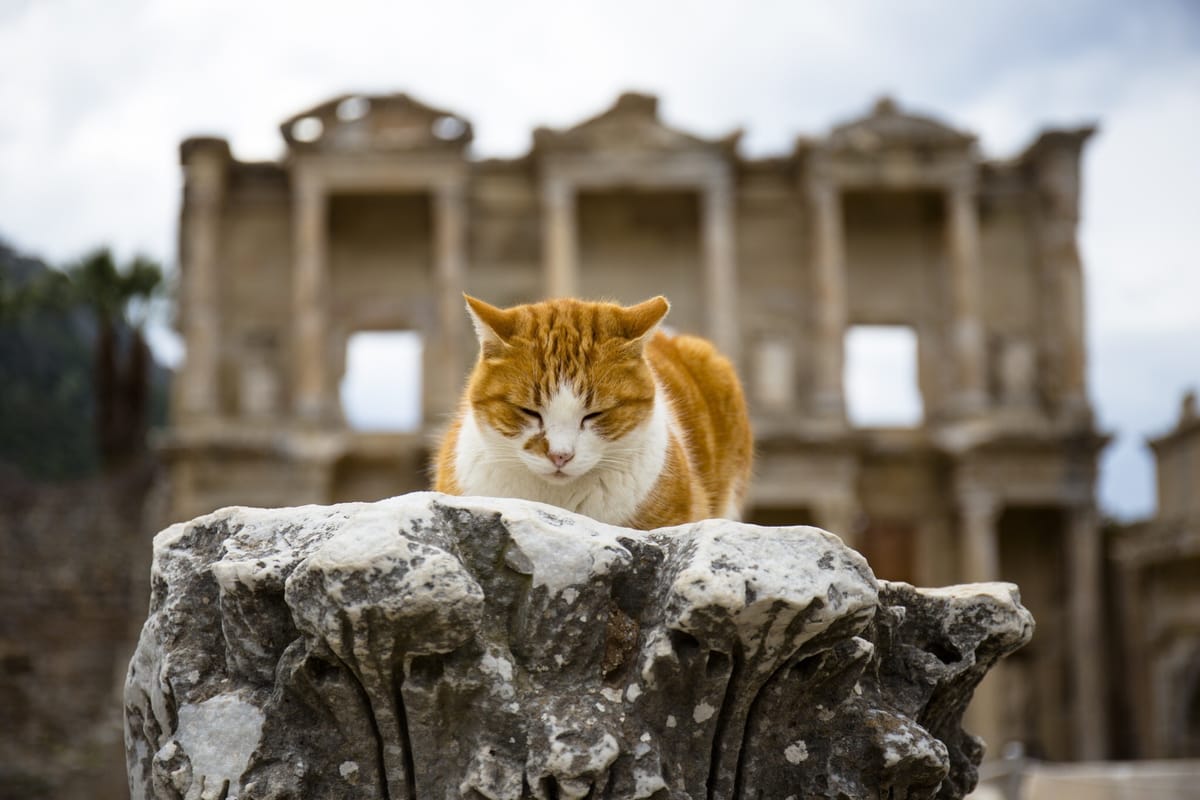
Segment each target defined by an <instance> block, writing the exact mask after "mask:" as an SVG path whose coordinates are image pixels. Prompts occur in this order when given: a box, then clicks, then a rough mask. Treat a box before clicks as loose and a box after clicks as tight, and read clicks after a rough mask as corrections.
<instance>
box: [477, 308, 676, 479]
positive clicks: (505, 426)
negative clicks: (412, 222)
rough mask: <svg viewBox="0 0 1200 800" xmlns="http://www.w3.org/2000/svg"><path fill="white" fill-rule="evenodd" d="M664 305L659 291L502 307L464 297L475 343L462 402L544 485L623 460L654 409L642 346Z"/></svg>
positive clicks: (497, 448)
mask: <svg viewBox="0 0 1200 800" xmlns="http://www.w3.org/2000/svg"><path fill="white" fill-rule="evenodd" d="M668 307H669V306H668V305H667V301H666V300H665V299H664V298H662V297H656V298H654V299H653V300H647V301H646V302H645V303H641V304H639V305H636V306H632V307H629V308H624V307H622V306H619V305H615V304H612V303H589V302H583V301H579V300H549V301H546V302H542V303H535V304H532V305H525V306H516V307H514V308H510V309H504V310H502V309H499V308H495V307H494V306H490V305H488V304H487V303H484V302H482V301H480V300H476V299H475V298H472V297H468V298H467V308H468V310H469V311H470V313H471V317H472V320H473V321H474V323H475V329H476V332H477V333H478V335H479V341H480V347H481V352H480V356H479V361H478V363H477V364H476V366H475V370H474V372H473V373H472V375H471V382H470V385H469V387H468V390H467V391H468V401H469V403H470V405H471V409H472V411H473V412H474V416H475V419H476V420H477V422H478V424H479V426H480V429H481V431H482V432H483V434H484V436H485V438H486V439H487V441H488V442H489V446H490V448H491V449H492V451H493V454H495V455H499V456H501V457H502V458H503V459H504V461H505V462H509V460H510V459H511V462H509V463H510V465H511V466H513V467H517V466H520V467H523V468H525V469H528V470H529V471H530V472H531V473H533V474H534V475H537V476H538V477H539V478H541V479H543V480H545V481H547V482H550V483H564V484H565V483H569V482H571V481H573V480H575V479H576V478H579V477H580V476H582V475H585V474H587V473H588V472H591V471H592V470H593V469H596V468H598V467H601V468H602V467H605V466H612V467H618V468H619V467H620V466H621V464H622V460H623V459H626V460H627V458H628V455H629V449H630V440H629V439H628V437H629V436H630V435H631V434H633V433H634V432H636V431H637V430H639V428H640V427H641V426H642V425H643V423H645V422H646V421H647V420H648V419H649V417H650V415H651V413H652V412H653V409H654V380H653V377H652V375H651V373H650V368H649V366H648V365H647V364H646V360H645V358H643V355H642V351H643V347H644V345H645V342H646V340H647V338H648V337H649V336H652V335H653V331H654V329H655V327H656V326H657V325H658V323H659V321H660V320H661V319H662V318H663V316H664V315H665V314H666V313H667V309H668Z"/></svg>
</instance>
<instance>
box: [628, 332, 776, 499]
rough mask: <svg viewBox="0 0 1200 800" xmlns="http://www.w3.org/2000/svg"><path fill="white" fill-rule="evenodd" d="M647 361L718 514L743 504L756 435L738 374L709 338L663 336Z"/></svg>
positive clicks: (657, 337) (652, 346) (651, 345)
mask: <svg viewBox="0 0 1200 800" xmlns="http://www.w3.org/2000/svg"><path fill="white" fill-rule="evenodd" d="M646 358H647V360H648V361H649V362H650V367H651V369H652V370H653V371H654V374H655V376H656V378H657V379H658V382H659V384H660V386H661V387H662V389H663V390H664V391H665V392H666V394H667V396H668V398H669V400H670V403H671V407H672V410H673V411H674V414H675V418H676V421H677V422H678V424H679V427H680V433H681V434H682V435H683V437H684V439H685V440H686V446H687V448H688V450H689V451H690V454H691V456H692V461H693V463H694V465H695V467H696V468H697V469H698V471H699V473H700V475H699V477H700V479H701V481H702V482H703V484H704V486H705V488H706V490H707V491H708V494H709V495H710V497H712V498H713V500H714V508H713V509H712V511H713V513H714V514H725V513H727V512H728V509H729V508H730V507H736V506H740V504H741V500H742V496H743V495H744V493H745V490H746V487H747V484H748V483H749V478H750V465H751V460H752V452H753V447H754V444H753V436H752V434H751V430H750V419H749V414H748V412H747V410H746V399H745V395H744V394H743V392H742V385H741V382H740V381H739V380H738V376H737V371H736V370H735V369H734V367H733V364H732V363H730V361H729V359H727V358H726V357H725V356H723V355H721V353H719V352H718V351H717V349H716V348H715V347H714V346H713V345H712V344H711V343H710V342H708V341H707V340H705V339H701V338H698V337H695V336H686V335H677V336H671V335H668V334H666V333H662V332H659V333H657V334H656V335H655V336H654V338H653V339H651V341H650V342H649V343H648V344H647V346H646Z"/></svg>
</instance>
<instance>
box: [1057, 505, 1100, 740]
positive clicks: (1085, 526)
mask: <svg viewBox="0 0 1200 800" xmlns="http://www.w3.org/2000/svg"><path fill="white" fill-rule="evenodd" d="M1067 526H1068V528H1067V557H1068V559H1069V564H1070V566H1069V567H1068V569H1069V570H1070V586H1069V592H1070V609H1069V615H1068V619H1069V620H1070V632H1069V633H1068V635H1069V636H1070V642H1071V648H1070V652H1071V664H1070V670H1071V686H1072V690H1073V691H1074V692H1075V702H1074V703H1073V704H1072V706H1073V708H1074V719H1072V720H1071V726H1072V729H1073V731H1072V733H1073V737H1072V738H1073V739H1074V740H1075V743H1076V747H1077V748H1078V749H1077V751H1076V752H1075V757H1076V758H1078V759H1080V760H1082V761H1097V760H1100V759H1103V758H1105V756H1106V755H1107V749H1108V747H1107V741H1108V735H1107V734H1108V724H1107V723H1108V718H1107V714H1106V713H1105V709H1106V702H1107V698H1106V696H1105V690H1104V672H1103V663H1104V659H1105V650H1104V639H1103V632H1102V630H1101V626H1100V614H1101V604H1100V591H1101V577H1102V576H1101V572H1100V570H1101V558H1102V553H1101V547H1100V531H1099V529H1098V528H1097V525H1096V515H1095V511H1094V510H1093V509H1092V508H1091V506H1081V507H1078V508H1075V509H1072V510H1071V511H1070V512H1069V517H1068V521H1067Z"/></svg>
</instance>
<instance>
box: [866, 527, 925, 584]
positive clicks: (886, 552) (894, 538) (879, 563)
mask: <svg viewBox="0 0 1200 800" xmlns="http://www.w3.org/2000/svg"><path fill="white" fill-rule="evenodd" d="M856 541H857V543H858V550H859V552H861V553H862V554H863V556H864V557H865V558H866V559H867V563H869V564H870V565H871V570H872V571H873V572H874V573H875V577H877V578H880V579H882V580H889V581H904V582H905V583H916V582H917V580H916V577H917V576H916V562H915V553H916V546H917V529H916V526H915V525H913V523H912V522H910V521H908V520H903V519H887V518H883V519H880V518H877V517H874V516H872V517H871V518H870V519H869V520H868V521H867V525H866V527H865V528H864V529H863V530H862V531H861V532H860V533H859V534H858V538H857V540H856Z"/></svg>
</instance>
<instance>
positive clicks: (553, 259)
mask: <svg viewBox="0 0 1200 800" xmlns="http://www.w3.org/2000/svg"><path fill="white" fill-rule="evenodd" d="M282 131H283V137H284V139H285V140H286V143H287V153H286V156H285V157H284V158H283V159H282V160H281V161H279V162H270V163H245V162H240V161H237V160H236V159H234V158H233V156H232V155H231V153H230V149H229V146H228V144H227V143H226V142H225V141H223V140H220V139H212V138H200V139H190V140H188V141H186V142H184V144H183V146H182V161H183V167H184V172H185V178H186V182H185V192H184V206H183V211H182V218H181V237H180V239H181V241H180V246H181V248H180V249H181V258H180V263H181V272H182V285H181V296H180V316H179V327H180V329H181V331H182V333H183V335H184V337H185V339H186V343H187V354H188V355H187V361H186V363H185V365H184V367H183V370H182V372H181V374H180V375H179V379H178V381H177V393H176V395H175V397H174V399H173V403H174V406H173V420H174V428H173V430H172V432H171V435H170V437H169V440H168V442H167V443H166V446H165V450H166V453H167V454H168V457H169V459H170V463H171V481H172V494H173V512H172V513H173V516H174V518H175V519H177V520H181V519H188V518H191V517H193V516H196V515H198V514H202V513H205V512H208V511H211V510H213V509H214V508H218V507H221V506H225V505H232V504H243V505H258V506H283V505H296V504H301V503H330V502H340V501H349V500H376V499H379V498H383V497H389V496H392V495H397V494H400V493H403V492H408V491H412V490H415V489H421V488H424V487H426V486H427V485H428V478H427V460H428V453H429V450H430V446H431V443H432V442H433V440H434V438H435V436H436V433H437V431H438V429H439V427H440V426H441V424H442V423H443V421H444V420H445V418H446V415H447V414H448V413H449V412H450V411H451V410H452V408H453V406H454V403H455V402H456V399H457V397H458V393H459V389H460V387H461V385H462V381H463V379H464V376H465V375H466V372H467V370H468V368H469V365H470V363H471V361H472V359H473V358H474V355H475V342H474V339H473V337H472V335H471V332H470V326H469V324H468V321H467V318H466V316H465V313H464V311H463V303H462V292H463V291H467V292H470V293H471V294H474V295H477V296H479V297H482V298H485V299H487V300H488V301H490V302H492V303H495V304H499V305H504V304H511V303H520V302H526V301H532V300H536V299H539V298H542V297H545V296H556V295H579V296H585V297H608V298H615V299H617V300H621V301H624V302H634V301H638V300H642V299H645V298H646V297H648V296H651V295H654V294H664V295H666V296H667V297H669V298H670V299H671V301H672V304H673V305H672V311H671V315H670V318H669V321H670V323H671V325H672V326H673V327H674V328H676V329H678V330H682V331H688V332H695V333H699V334H702V335H706V336H708V337H710V338H711V339H713V340H714V341H716V342H717V344H719V345H720V347H721V348H722V349H723V350H724V351H725V352H726V353H728V354H729V355H730V356H731V357H732V358H733V359H734V361H735V362H736V363H737V365H738V366H739V368H740V371H741V374H742V375H743V378H744V381H745V383H746V387H747V393H748V396H749V400H750V404H751V409H752V415H753V418H754V424H755V429H756V440H757V451H758V454H757V468H756V478H755V481H754V483H753V487H752V493H751V497H750V502H751V509H750V512H749V518H750V519H751V520H752V521H758V522H762V523H765V524H785V523H813V524H817V525H820V526H822V527H824V528H827V529H829V530H831V531H833V532H835V533H838V534H839V535H841V536H842V537H843V538H844V539H845V540H846V541H847V542H849V543H850V544H852V545H854V546H855V547H857V548H859V549H860V550H862V551H863V552H864V553H865V554H866V555H867V557H868V559H869V560H870V562H871V564H872V566H873V568H874V569H875V572H876V573H877V574H878V575H879V576H880V577H881V578H888V579H894V580H901V581H910V582H913V583H916V584H919V585H926V586H934V585H944V584H950V583H957V582H963V581H987V580H993V579H997V578H1002V579H1005V580H1012V581H1015V582H1017V583H1019V584H1020V585H1021V588H1022V592H1023V601H1024V603H1025V604H1026V606H1028V608H1029V609H1030V610H1031V611H1032V612H1033V614H1034V617H1035V618H1036V619H1037V620H1038V625H1039V628H1038V632H1037V634H1036V635H1035V637H1034V639H1033V642H1032V643H1031V644H1030V645H1029V646H1028V647H1027V648H1025V649H1023V650H1022V651H1021V652H1020V653H1018V654H1017V655H1016V656H1014V657H1013V658H1012V659H1010V660H1009V661H1008V662H1007V663H1006V664H1005V665H1003V668H1002V669H999V670H997V671H996V673H994V674H993V675H991V676H989V678H988V680H987V681H986V682H985V683H984V684H983V686H982V687H981V689H980V692H979V693H978V695H977V699H976V702H975V704H974V706H973V707H972V714H973V717H972V719H971V721H970V724H969V727H970V728H971V729H972V730H975V731H977V732H980V733H982V734H983V735H984V736H985V737H986V738H987V739H988V741H989V742H991V743H992V744H993V746H998V745H999V744H1002V743H1003V742H1005V741H1007V740H1020V741H1023V742H1025V743H1026V746H1027V748H1028V749H1029V750H1030V751H1031V752H1033V753H1036V754H1038V755H1041V756H1045V757H1048V758H1057V759H1070V758H1097V757H1102V756H1103V755H1104V753H1105V747H1106V741H1107V733H1106V723H1105V712H1104V708H1105V703H1104V700H1103V697H1104V675H1103V670H1102V666H1101V665H1102V658H1101V657H1100V655H1099V651H1100V640H1101V630H1100V622H1099V621H1100V613H1101V610H1100V607H1099V598H1100V590H1099V582H1100V574H1101V548H1100V540H1099V537H1098V533H1097V525H1096V510H1095V505H1094V500H1093V496H1094V493H1093V488H1094V480H1095V473H1096V458H1097V453H1098V451H1099V449H1100V448H1101V447H1102V446H1103V443H1104V439H1103V437H1101V436H1100V435H1099V434H1098V433H1097V431H1096V429H1095V427H1094V422H1093V418H1092V414H1091V411H1090V406H1089V402H1088V398H1087V396H1086V392H1085V385H1086V381H1085V378H1086V362H1085V347H1084V325H1083V289H1082V271H1081V264H1080V260H1079V255H1078V251H1077V248H1076V240H1075V237H1076V227H1077V221H1078V215H1079V202H1078V199H1079V182H1080V153H1081V150H1082V147H1083V145H1084V143H1085V142H1086V140H1087V139H1088V136H1089V135H1090V133H1091V130H1090V129H1086V128H1085V129H1078V130H1054V131H1047V132H1045V133H1043V134H1041V135H1040V136H1039V137H1038V138H1037V139H1036V141H1035V142H1033V143H1032V144H1031V145H1030V146H1029V147H1028V148H1027V149H1026V150H1025V151H1024V152H1022V153H1020V154H1019V155H1017V156H1016V157H1014V158H1011V159H1008V160H1003V161H992V160H987V159H984V158H983V157H982V156H981V154H980V152H979V150H978V147H977V145H976V142H975V139H974V137H973V136H972V135H971V134H969V133H965V132H962V131H959V130H955V129H954V128H951V127H949V126H947V125H945V124H943V123H941V122H938V121H935V120H932V119H929V118H926V117H922V116H918V115H914V114H910V113H907V112H905V111H902V110H900V109H899V108H897V107H896V105H895V104H894V103H892V102H890V101H887V100H884V101H881V102H880V103H878V104H877V105H876V106H875V107H874V108H873V109H872V110H871V111H870V112H869V113H868V114H866V115H865V116H863V117H862V118H859V119H856V120H854V121H852V122H849V123H848V124H845V125H841V126H838V127H836V128H835V129H833V130H832V131H831V132H829V133H828V134H827V135H824V136H820V137H815V138H801V139H799V140H798V141H797V143H796V145H795V147H794V149H793V150H792V151H791V152H789V153H784V154H781V155H779V156H778V157H773V158H746V157H743V156H742V155H741V154H740V152H739V147H738V138H739V137H738V135H737V134H736V133H734V134H731V135H729V136H727V137H723V138H716V139H709V138H704V137H700V136H695V135H691V134H689V133H686V132H683V131H680V130H677V129H675V128H674V127H672V126H670V125H668V124H666V123H665V122H664V121H663V120H662V118H661V117H660V114H659V111H658V105H657V101H656V99H655V98H654V97H650V96H646V95H639V94H628V95H623V96H622V97H621V98H619V99H618V100H617V102H616V103H615V104H614V105H613V106H612V107H611V108H610V109H608V110H607V111H604V112H603V113H601V114H599V115H598V116H596V117H594V118H592V119H589V120H586V121H584V122H582V123H581V124H579V125H577V126H575V127H572V128H569V129H565V130H549V129H538V130H536V131H535V132H534V134H533V143H532V147H531V149H530V150H529V152H528V154H526V155H525V156H523V157H520V158H515V159H508V160H479V159H475V158H473V157H472V155H471V152H470V144H471V140H472V126H471V123H470V122H468V121H467V120H465V119H464V118H463V117H462V116H461V115H458V114H456V113H454V112H451V111H445V110H441V109H437V108H434V107H431V106H428V105H425V104H423V103H421V102H418V101H416V100H414V99H413V98H411V97H408V96H406V95H389V96H369V97H368V96H358V95H353V96H345V97H339V98H336V99H333V100H331V101H329V102H326V103H323V104H321V105H318V106H316V107H314V108H312V109H309V110H307V111H304V112H302V113H300V114H297V115H296V116H295V117H293V118H291V119H289V120H287V121H286V122H284V123H283V126H282ZM864 325H867V326H870V325H889V326H906V327H907V328H908V329H909V330H910V331H911V332H912V333H913V334H915V338H916V340H917V367H916V373H917V374H916V378H915V380H916V382H917V383H918V385H919V389H920V395H921V401H922V406H923V407H922V418H921V421H920V423H919V424H917V425H914V426H911V427H908V428H903V429H899V428H868V427H861V426H856V425H854V424H852V423H851V421H850V418H849V417H848V415H847V412H846V388H845V382H844V374H845V367H846V364H845V360H846V344H845V343H846V337H847V333H848V332H849V331H851V330H852V329H853V328H854V327H855V326H864ZM397 330H407V331H416V332H418V333H419V334H420V336H421V340H422V343H423V359H424V360H423V364H424V366H423V369H422V375H421V385H422V403H421V419H422V424H421V425H420V426H419V427H418V428H417V429H416V430H411V431H396V432H378V431H370V432H367V431H360V430H353V429H351V428H350V427H349V426H348V425H347V424H346V421H345V418H344V415H343V413H342V409H341V407H340V401H339V393H338V387H339V382H340V381H341V379H342V377H343V373H344V371H345V363H346V352H347V342H348V341H349V340H350V337H351V336H352V335H353V334H355V333H356V332H361V331H397Z"/></svg>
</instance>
